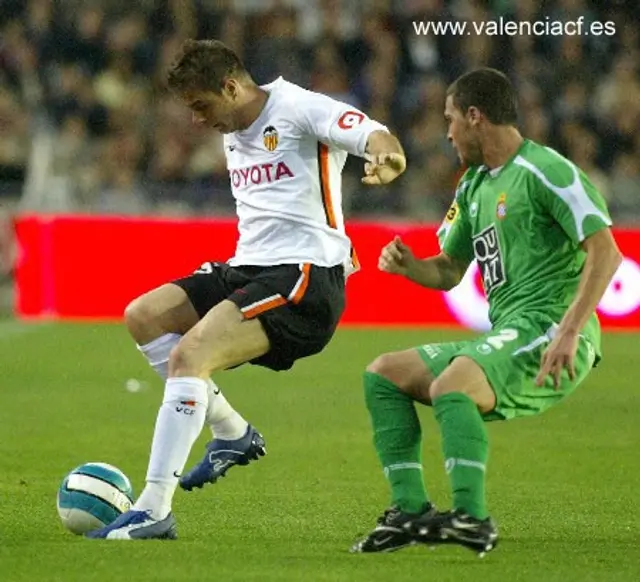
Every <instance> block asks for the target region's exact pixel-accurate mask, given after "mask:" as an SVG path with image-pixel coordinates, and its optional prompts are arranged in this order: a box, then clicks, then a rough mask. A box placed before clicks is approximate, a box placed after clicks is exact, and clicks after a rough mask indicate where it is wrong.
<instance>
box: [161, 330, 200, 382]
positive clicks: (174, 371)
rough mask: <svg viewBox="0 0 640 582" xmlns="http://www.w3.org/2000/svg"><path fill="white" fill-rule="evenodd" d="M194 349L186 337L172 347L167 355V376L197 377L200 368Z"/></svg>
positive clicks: (193, 345) (193, 344)
mask: <svg viewBox="0 0 640 582" xmlns="http://www.w3.org/2000/svg"><path fill="white" fill-rule="evenodd" d="M190 340H191V341H190ZM196 347H197V346H196V345H195V343H194V341H193V340H192V339H191V338H187V337H186V336H185V337H183V338H182V339H181V340H180V341H179V342H178V343H177V344H176V345H175V346H173V348H172V349H171V352H170V353H169V376H171V377H174V376H199V374H200V371H201V370H200V367H201V366H200V363H199V362H198V357H197V349H196Z"/></svg>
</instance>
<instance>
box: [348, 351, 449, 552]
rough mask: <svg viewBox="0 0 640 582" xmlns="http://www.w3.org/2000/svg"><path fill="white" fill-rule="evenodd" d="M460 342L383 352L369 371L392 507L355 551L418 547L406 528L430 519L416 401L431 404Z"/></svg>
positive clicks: (368, 396)
mask: <svg viewBox="0 0 640 582" xmlns="http://www.w3.org/2000/svg"><path fill="white" fill-rule="evenodd" d="M458 348H459V344H453V343H452V344H435V345H429V346H421V347H420V348H416V349H409V350H405V351H400V352H393V353H388V354H383V355H381V356H379V357H378V358H376V359H375V360H374V361H373V362H372V363H371V364H369V366H368V367H367V369H366V371H365V373H364V392H365V400H366V405H367V410H368V411H369V415H370V418H371V424H372V428H373V442H374V446H375V448H376V452H377V454H378V458H379V460H380V463H381V465H382V467H383V471H384V475H385V477H386V478H387V481H388V482H389V486H390V489H391V508H390V509H388V510H387V511H385V513H384V515H383V516H382V517H381V518H380V519H379V520H378V524H377V526H376V527H375V529H374V530H373V531H372V532H371V533H370V534H369V535H368V536H367V537H365V538H364V539H363V540H361V541H360V542H358V543H357V544H356V545H355V546H354V547H353V548H352V551H354V552H388V551H394V550H398V549H400V548H403V547H405V546H407V545H411V544H412V543H414V541H415V540H414V538H413V537H412V536H411V535H409V534H408V533H407V532H406V531H405V529H404V524H407V523H410V522H411V521H412V520H415V519H416V517H418V516H431V515H432V514H433V513H434V512H435V509H434V508H433V505H432V504H431V503H430V501H429V497H428V494H427V490H426V487H425V483H424V478H423V468H422V430H421V426H420V421H419V419H418V415H417V413H416V409H415V404H414V401H417V402H420V403H422V404H426V405H430V404H431V397H430V387H431V384H432V383H433V381H434V380H435V378H436V377H437V375H438V374H439V373H440V372H441V371H442V370H443V369H444V368H445V367H446V365H447V363H448V361H449V359H450V358H451V356H452V355H453V354H454V353H455V352H456V350H457V349H458Z"/></svg>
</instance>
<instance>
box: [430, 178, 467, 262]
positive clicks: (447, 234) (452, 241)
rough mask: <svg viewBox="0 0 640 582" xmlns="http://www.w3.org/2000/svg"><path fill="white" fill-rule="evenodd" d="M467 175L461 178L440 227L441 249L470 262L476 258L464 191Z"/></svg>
mask: <svg viewBox="0 0 640 582" xmlns="http://www.w3.org/2000/svg"><path fill="white" fill-rule="evenodd" d="M464 179H465V176H463V177H462V178H461V180H460V184H459V185H458V188H457V189H456V196H455V198H454V200H453V202H452V203H451V206H450V207H449V210H448V211H447V214H446V215H445V217H444V220H443V221H442V224H441V225H440V228H439V229H438V232H437V236H438V240H439V242H440V250H441V251H442V252H444V253H446V254H447V255H449V256H450V257H453V258H454V259H458V260H461V261H465V262H467V263H470V262H471V261H473V259H474V255H473V244H472V237H471V223H470V222H469V215H468V213H467V210H466V205H465V202H464V198H463V193H464V190H465V188H466V182H465V181H464Z"/></svg>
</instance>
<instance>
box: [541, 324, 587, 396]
mask: <svg viewBox="0 0 640 582" xmlns="http://www.w3.org/2000/svg"><path fill="white" fill-rule="evenodd" d="M577 351H578V334H577V333H568V332H562V331H559V332H558V333H557V334H556V336H555V337H554V338H553V340H552V341H551V343H550V344H549V347H548V348H547V349H546V350H545V351H544V353H543V354H542V361H541V362H540V372H538V375H537V376H536V385H537V386H544V383H545V380H546V378H547V376H549V375H551V376H552V377H553V386H554V388H555V389H556V390H557V389H558V388H560V375H561V374H562V371H563V370H564V369H565V368H566V369H567V371H568V372H569V379H571V380H573V379H574V378H575V377H576V370H575V365H574V362H575V357H576V352H577Z"/></svg>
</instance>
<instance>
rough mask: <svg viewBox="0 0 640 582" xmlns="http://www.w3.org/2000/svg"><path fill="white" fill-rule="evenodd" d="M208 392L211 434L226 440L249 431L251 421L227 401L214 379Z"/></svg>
mask: <svg viewBox="0 0 640 582" xmlns="http://www.w3.org/2000/svg"><path fill="white" fill-rule="evenodd" d="M207 393H208V395H209V406H208V407H207V424H208V425H209V427H210V428H211V434H212V435H213V436H214V437H215V438H219V439H222V440H225V441H233V440H236V439H239V438H242V437H243V436H244V435H245V433H246V432H247V428H248V426H249V423H248V422H247V421H246V420H245V419H244V418H242V416H240V415H239V414H238V413H237V412H236V411H235V410H234V408H233V407H232V406H231V404H229V403H228V402H227V399H226V398H225V397H224V394H223V393H222V392H221V390H220V388H218V387H217V386H216V385H215V384H214V382H213V380H209V381H208V383H207Z"/></svg>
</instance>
